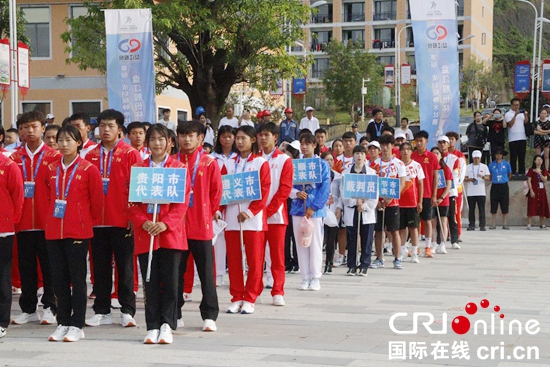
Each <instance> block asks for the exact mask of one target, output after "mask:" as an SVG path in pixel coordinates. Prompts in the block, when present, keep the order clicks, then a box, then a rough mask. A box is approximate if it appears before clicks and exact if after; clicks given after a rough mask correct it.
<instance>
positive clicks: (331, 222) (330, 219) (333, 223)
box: [325, 208, 338, 227]
mask: <svg viewBox="0 0 550 367" xmlns="http://www.w3.org/2000/svg"><path fill="white" fill-rule="evenodd" d="M325 225H327V226H329V227H338V219H336V214H334V213H333V212H332V210H330V209H328V208H327V216H326V217H325Z"/></svg>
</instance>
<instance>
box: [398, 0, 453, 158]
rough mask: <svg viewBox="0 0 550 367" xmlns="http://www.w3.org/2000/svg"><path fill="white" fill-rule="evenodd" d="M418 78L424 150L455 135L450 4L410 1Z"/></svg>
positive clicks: (444, 0)
mask: <svg viewBox="0 0 550 367" xmlns="http://www.w3.org/2000/svg"><path fill="white" fill-rule="evenodd" d="M409 4H410V9H411V20H412V26H413V34H414V52H415V60H416V70H417V73H416V75H417V78H418V92H419V93H418V94H419V104H420V128H421V129H422V130H426V131H427V132H428V133H429V134H430V140H429V142H428V148H431V147H432V146H434V145H437V138H438V137H439V136H440V135H443V134H445V133H447V132H449V131H454V132H457V133H458V132H459V118H460V86H459V77H458V75H459V73H458V38H457V36H456V34H457V30H458V28H457V23H456V6H455V2H454V0H438V1H433V0H410V2H409Z"/></svg>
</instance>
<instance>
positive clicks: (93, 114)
mask: <svg viewBox="0 0 550 367" xmlns="http://www.w3.org/2000/svg"><path fill="white" fill-rule="evenodd" d="M70 104H71V105H70V109H71V114H73V113H77V112H78V113H85V114H86V115H88V116H90V118H91V119H92V120H97V116H99V114H100V113H101V111H102V107H101V101H100V100H97V101H71V102H70Z"/></svg>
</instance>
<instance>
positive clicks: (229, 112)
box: [218, 107, 239, 130]
mask: <svg viewBox="0 0 550 367" xmlns="http://www.w3.org/2000/svg"><path fill="white" fill-rule="evenodd" d="M233 113H234V112H233V107H227V108H226V109H225V116H224V117H222V118H221V120H220V123H219V124H218V130H219V129H220V127H222V126H223V125H229V126H231V127H232V128H234V129H238V128H239V119H238V118H236V117H235V115H234V114H233Z"/></svg>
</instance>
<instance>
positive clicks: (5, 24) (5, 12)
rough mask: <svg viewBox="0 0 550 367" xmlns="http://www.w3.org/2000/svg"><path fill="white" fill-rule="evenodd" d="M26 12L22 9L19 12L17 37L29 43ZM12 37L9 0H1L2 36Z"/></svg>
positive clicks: (0, 36)
mask: <svg viewBox="0 0 550 367" xmlns="http://www.w3.org/2000/svg"><path fill="white" fill-rule="evenodd" d="M26 23H27V22H26V21H25V14H24V13H23V11H22V10H21V9H19V10H18V12H17V39H18V40H19V41H21V42H23V43H25V44H27V45H28V44H29V38H28V37H27V36H26V35H25V24H26ZM9 37H10V10H9V0H0V38H9Z"/></svg>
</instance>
